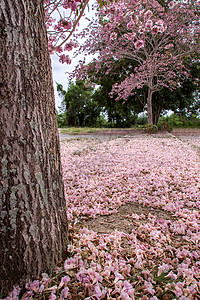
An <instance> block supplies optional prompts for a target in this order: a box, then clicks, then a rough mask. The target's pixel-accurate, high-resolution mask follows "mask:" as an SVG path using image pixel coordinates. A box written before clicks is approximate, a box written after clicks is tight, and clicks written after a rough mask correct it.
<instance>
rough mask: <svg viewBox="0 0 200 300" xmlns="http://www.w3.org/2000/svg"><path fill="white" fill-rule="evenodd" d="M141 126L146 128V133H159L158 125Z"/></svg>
mask: <svg viewBox="0 0 200 300" xmlns="http://www.w3.org/2000/svg"><path fill="white" fill-rule="evenodd" d="M140 128H142V129H143V130H144V132H145V133H148V134H152V133H157V132H158V127H157V126H156V125H153V124H146V125H143V126H142V125H141V126H140Z"/></svg>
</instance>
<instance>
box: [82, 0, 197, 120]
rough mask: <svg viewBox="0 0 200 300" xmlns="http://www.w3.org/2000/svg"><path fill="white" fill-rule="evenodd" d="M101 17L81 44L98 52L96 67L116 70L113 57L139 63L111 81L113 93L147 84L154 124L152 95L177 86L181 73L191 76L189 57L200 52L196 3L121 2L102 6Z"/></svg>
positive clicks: (121, 95) (119, 94) (124, 96)
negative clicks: (105, 66) (115, 81)
mask: <svg viewBox="0 0 200 300" xmlns="http://www.w3.org/2000/svg"><path fill="white" fill-rule="evenodd" d="M99 20H100V22H99V24H94V26H93V27H92V26H91V27H89V28H88V29H86V30H85V33H87V34H88V36H89V37H88V39H87V41H86V43H85V44H84V45H83V46H82V48H81V49H82V50H83V51H87V52H88V53H90V54H91V53H98V54H99V56H98V59H97V61H99V64H97V65H96V70H97V72H98V69H99V67H100V64H101V63H103V62H104V63H106V64H107V66H108V70H109V71H110V72H112V61H113V59H114V60H115V61H117V60H120V59H122V58H126V59H128V60H129V61H130V63H131V62H134V63H135V62H136V63H137V66H135V68H134V71H133V72H132V71H131V70H130V71H128V72H127V76H126V78H125V79H124V81H122V82H121V83H116V84H115V85H114V86H113V90H112V94H113V95H114V94H115V93H116V94H117V98H116V99H121V98H122V99H124V100H127V99H128V97H129V96H131V95H133V94H134V93H135V89H136V88H137V89H140V88H142V87H145V86H146V87H147V88H148V96H147V112H148V122H149V123H153V111H152V97H153V94H154V93H155V92H157V91H160V90H161V89H162V88H163V87H168V88H171V89H174V88H177V84H179V85H180V84H181V82H182V76H185V75H186V76H189V73H188V69H187V68H186V66H185V65H184V59H185V57H190V55H192V54H193V53H194V52H195V51H196V52H198V51H199V47H198V39H199V29H200V25H199V11H198V6H197V3H196V2H194V1H184V2H180V3H176V2H173V1H171V2H170V3H169V4H168V5H166V6H165V7H163V5H160V4H159V3H158V1H154V0H151V1H138V2H137V3H136V2H135V1H132V2H127V1H126V2H124V1H118V2H117V3H115V4H114V5H113V4H110V5H108V6H107V7H105V8H103V9H102V10H101V11H100V12H99ZM90 28H91V29H90ZM77 70H78V72H79V73H83V72H84V71H85V70H86V71H88V68H87V67H85V66H84V64H81V65H80V66H79V67H78V68H77ZM77 70H76V71H77Z"/></svg>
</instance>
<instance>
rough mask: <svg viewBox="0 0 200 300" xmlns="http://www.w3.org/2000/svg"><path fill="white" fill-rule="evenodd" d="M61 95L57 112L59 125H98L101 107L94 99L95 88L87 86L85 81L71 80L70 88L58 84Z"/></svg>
mask: <svg viewBox="0 0 200 300" xmlns="http://www.w3.org/2000/svg"><path fill="white" fill-rule="evenodd" d="M57 90H58V93H59V96H60V97H61V98H62V99H63V100H62V104H61V108H60V112H59V113H58V114H57V118H58V126H59V127H64V126H89V127H91V126H94V127H95V126H98V125H99V121H100V108H99V106H98V105H97V103H96V102H95V101H94V100H93V98H92V95H93V92H94V90H93V88H91V87H86V85H85V83H84V82H83V81H81V80H80V81H77V82H76V83H72V82H70V84H69V87H68V90H67V91H65V90H63V87H62V85H61V84H57Z"/></svg>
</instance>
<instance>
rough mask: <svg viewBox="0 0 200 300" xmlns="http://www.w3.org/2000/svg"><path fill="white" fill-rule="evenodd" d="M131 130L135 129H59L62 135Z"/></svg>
mask: <svg viewBox="0 0 200 300" xmlns="http://www.w3.org/2000/svg"><path fill="white" fill-rule="evenodd" d="M119 129H122V130H131V129H133V128H96V127H95V128H92V127H66V128H59V132H60V133H65V134H87V133H96V132H98V131H108V130H112V131H115V130H119Z"/></svg>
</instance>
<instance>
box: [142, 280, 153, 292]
mask: <svg viewBox="0 0 200 300" xmlns="http://www.w3.org/2000/svg"><path fill="white" fill-rule="evenodd" d="M144 289H145V291H146V292H148V293H149V294H151V295H154V294H155V290H154V289H153V285H152V283H151V282H148V281H145V282H144Z"/></svg>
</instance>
